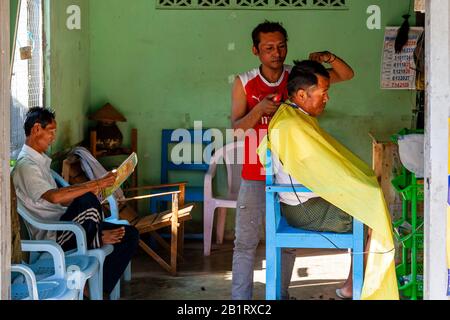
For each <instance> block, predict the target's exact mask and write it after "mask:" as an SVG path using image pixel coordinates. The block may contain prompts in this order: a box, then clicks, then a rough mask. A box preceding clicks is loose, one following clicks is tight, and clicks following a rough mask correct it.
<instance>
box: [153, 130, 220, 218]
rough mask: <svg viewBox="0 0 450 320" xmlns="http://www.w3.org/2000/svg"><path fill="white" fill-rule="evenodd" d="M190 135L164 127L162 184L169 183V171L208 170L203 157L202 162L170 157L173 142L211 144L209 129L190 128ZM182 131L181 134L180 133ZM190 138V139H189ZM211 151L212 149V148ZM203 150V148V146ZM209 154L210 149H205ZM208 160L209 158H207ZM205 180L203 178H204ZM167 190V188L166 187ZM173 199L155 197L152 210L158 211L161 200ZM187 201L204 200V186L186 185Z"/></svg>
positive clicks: (169, 199) (162, 137) (203, 172)
mask: <svg viewBox="0 0 450 320" xmlns="http://www.w3.org/2000/svg"><path fill="white" fill-rule="evenodd" d="M187 131H188V132H189V135H182V133H186V131H183V132H182V131H177V130H174V129H163V130H162V136H161V184H167V183H169V172H170V171H197V172H200V173H202V174H203V175H204V174H205V173H206V172H207V171H208V168H209V164H208V163H207V162H205V159H203V157H202V161H201V162H200V163H175V162H174V161H172V159H171V158H170V157H169V147H170V145H171V144H176V143H180V142H190V143H191V144H192V145H193V144H201V145H203V146H205V145H207V146H210V147H212V146H211V142H212V134H211V130H209V129H202V130H194V129H188V130H187ZM178 133H180V134H178ZM187 139H189V140H187ZM210 151H211V150H210ZM202 152H203V148H202ZM205 152H206V153H207V154H211V152H209V153H208V150H205ZM206 160H208V159H206ZM202 181H203V178H202ZM165 191H167V188H166V189H165ZM153 192H155V193H160V192H161V190H154V191H153ZM171 200H172V198H171V196H170V195H169V196H162V197H158V198H154V199H152V200H151V201H150V211H151V213H156V212H159V211H161V210H158V205H159V204H160V203H161V202H165V203H167V202H170V201H171ZM185 201H186V202H203V186H186V191H185Z"/></svg>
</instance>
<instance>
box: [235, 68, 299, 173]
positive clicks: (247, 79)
mask: <svg viewBox="0 0 450 320" xmlns="http://www.w3.org/2000/svg"><path fill="white" fill-rule="evenodd" d="M261 69H262V67H261V68H255V69H253V70H250V71H248V72H245V73H242V74H240V75H239V79H240V81H241V83H242V86H243V87H244V92H245V95H246V102H247V113H248V112H250V111H251V110H252V109H253V108H255V107H256V106H257V105H258V104H259V103H260V102H261V101H263V100H264V98H266V97H269V98H271V100H272V101H268V103H269V104H273V105H274V106H277V105H279V103H280V102H281V101H284V100H286V99H287V98H288V97H287V88H286V86H287V81H288V77H289V72H290V71H291V69H292V67H291V66H287V65H284V66H283V69H282V71H283V72H282V73H281V77H280V78H279V79H278V80H277V81H276V82H269V81H267V80H266V79H265V78H264V76H263V75H262V74H261ZM272 115H273V114H264V115H262V116H261V118H260V119H259V121H258V122H257V123H256V125H255V126H254V127H253V129H254V130H255V133H256V136H254V135H253V136H252V134H251V133H248V135H247V137H246V138H245V161H244V164H243V170H242V178H243V179H246V180H260V181H264V180H265V176H264V168H263V166H262V165H261V163H260V162H259V158H258V157H256V156H255V155H256V149H257V147H258V145H259V142H260V141H261V140H262V139H263V138H264V136H265V135H266V134H267V129H268V128H269V122H270V120H271V119H272ZM251 137H253V138H254V139H253V140H252V138H251Z"/></svg>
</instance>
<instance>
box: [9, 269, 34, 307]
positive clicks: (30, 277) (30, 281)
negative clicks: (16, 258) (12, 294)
mask: <svg viewBox="0 0 450 320" xmlns="http://www.w3.org/2000/svg"><path fill="white" fill-rule="evenodd" d="M11 272H18V273H21V274H22V275H23V276H24V277H25V281H26V283H27V287H28V294H29V297H30V299H31V300H39V294H38V290H37V281H36V276H35V275H34V272H33V270H31V269H30V268H29V267H27V266H25V265H23V264H13V265H11Z"/></svg>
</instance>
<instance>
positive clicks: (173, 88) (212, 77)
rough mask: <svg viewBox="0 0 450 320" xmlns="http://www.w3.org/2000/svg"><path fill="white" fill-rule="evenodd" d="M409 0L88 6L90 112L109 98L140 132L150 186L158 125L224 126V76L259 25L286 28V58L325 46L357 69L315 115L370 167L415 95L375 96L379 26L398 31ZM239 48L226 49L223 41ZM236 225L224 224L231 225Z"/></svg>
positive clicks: (404, 120)
mask: <svg viewBox="0 0 450 320" xmlns="http://www.w3.org/2000/svg"><path fill="white" fill-rule="evenodd" d="M409 2H410V1H409V0H401V1H391V0H378V1H374V0H349V1H348V5H349V7H350V10H348V11H308V10H306V11H301V10H289V11H261V10H259V11H258V10H242V11H241V10H239V11H230V10H203V11H200V10H156V9H155V5H154V1H149V0H132V1H128V2H127V4H126V9H125V7H124V2H123V1H122V0H95V1H90V2H89V4H90V81H91V86H90V89H91V91H90V92H91V95H90V109H91V110H96V109H97V108H99V107H100V106H101V105H103V103H105V102H107V101H109V102H111V103H112V104H113V105H114V106H116V107H117V108H118V109H119V110H120V111H122V112H123V113H124V114H125V115H126V117H127V119H128V122H127V123H126V124H122V125H121V128H122V131H123V133H124V134H125V135H127V134H128V133H129V129H130V128H131V127H136V128H138V130H139V151H140V152H139V160H140V161H141V163H140V165H139V167H140V179H141V181H142V180H145V181H146V182H151V183H156V182H158V180H159V170H160V164H159V163H160V132H161V129H162V128H178V127H186V126H189V127H191V126H192V124H193V121H194V120H203V121H204V126H205V127H218V128H227V127H229V125H230V118H229V116H230V89H231V85H230V83H229V80H228V79H229V76H230V75H232V74H236V73H239V72H242V71H246V70H248V69H250V68H252V67H255V66H257V65H258V60H257V59H256V58H255V57H254V56H253V55H252V54H251V51H250V48H251V38H250V33H251V31H252V29H253V27H254V26H255V25H257V24H258V23H259V22H261V21H263V20H264V19H269V20H276V21H281V22H283V24H284V26H285V27H286V29H287V30H288V32H289V37H290V40H289V55H288V58H287V63H291V62H292V60H293V59H304V58H307V56H308V53H310V52H312V51H321V50H327V49H328V50H330V51H332V52H334V53H336V54H337V55H339V56H341V57H343V58H344V59H345V60H346V61H347V62H348V63H349V64H350V65H351V66H352V67H353V68H354V70H355V72H356V76H355V78H354V79H353V80H352V81H351V82H347V83H342V84H338V85H336V86H334V87H333V88H332V89H331V91H330V96H331V101H330V102H329V104H328V105H327V111H326V113H325V115H324V116H323V117H322V118H321V119H320V121H321V123H322V124H323V126H324V127H325V128H327V129H329V131H330V132H331V134H333V135H334V136H335V137H337V138H338V139H339V140H341V141H342V142H343V143H344V144H346V145H347V146H348V147H350V148H351V149H352V150H353V151H354V152H355V153H356V154H357V155H359V156H361V157H362V158H363V159H364V160H366V161H368V162H370V161H371V139H370V138H369V136H368V132H369V131H371V132H372V133H373V134H374V135H375V136H376V137H377V138H379V139H388V137H389V136H390V135H391V134H393V133H394V132H396V131H398V130H399V129H400V128H403V127H408V126H409V125H410V122H411V109H412V107H413V104H414V93H413V92H410V91H388V90H380V81H379V77H380V61H381V51H382V45H383V34H384V31H383V27H384V26H391V25H399V24H400V23H401V22H402V18H401V16H402V14H404V13H405V12H406V11H407V9H408V4H409ZM372 4H377V5H379V6H380V7H381V10H382V29H381V30H368V29H367V27H366V20H367V18H368V14H367V13H366V10H367V7H368V6H369V5H372ZM230 43H233V44H234V45H235V50H232V51H230V50H228V47H229V44H230ZM231 227H232V223H228V228H231Z"/></svg>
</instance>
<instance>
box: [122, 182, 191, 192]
mask: <svg viewBox="0 0 450 320" xmlns="http://www.w3.org/2000/svg"><path fill="white" fill-rule="evenodd" d="M186 184H187V182H176V183H167V184H159V185H148V186H140V187H136V188H128V189H124V190H123V192H131V191H139V190H153V189H161V188H171V187H180V186H182V185H184V186H185V185H186Z"/></svg>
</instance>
